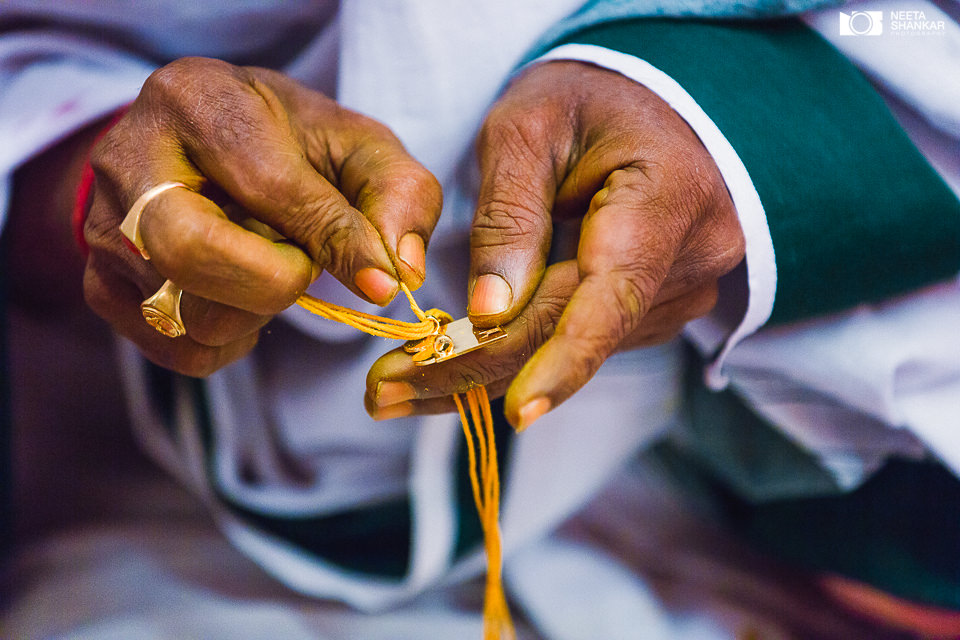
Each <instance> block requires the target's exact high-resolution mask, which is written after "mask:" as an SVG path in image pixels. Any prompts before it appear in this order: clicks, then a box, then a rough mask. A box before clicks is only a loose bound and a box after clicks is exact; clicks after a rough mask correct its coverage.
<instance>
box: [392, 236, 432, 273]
mask: <svg viewBox="0 0 960 640" xmlns="http://www.w3.org/2000/svg"><path fill="white" fill-rule="evenodd" d="M397 257H399V258H400V260H401V261H402V262H403V263H404V264H405V265H407V266H408V267H410V269H411V270H412V271H413V272H414V273H416V274H417V276H419V278H420V279H421V280H423V278H424V277H425V276H426V275H427V264H426V254H425V249H424V246H423V238H421V237H420V234H419V233H408V234H406V235H404V236H403V237H402V238H400V242H399V244H397Z"/></svg>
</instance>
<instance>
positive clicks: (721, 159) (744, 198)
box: [530, 44, 777, 389]
mask: <svg viewBox="0 0 960 640" xmlns="http://www.w3.org/2000/svg"><path fill="white" fill-rule="evenodd" d="M551 60H578V61H580V62H589V63H590V64H594V65H597V66H600V67H604V68H606V69H610V70H611V71H616V72H617V73H619V74H621V75H623V76H626V77H627V78H630V79H631V80H635V81H636V82H639V83H640V84H642V85H644V86H645V87H647V88H648V89H650V90H651V91H653V92H654V93H656V94H657V95H658V96H660V97H661V98H662V99H663V100H664V101H666V102H667V104H669V105H670V106H671V107H673V109H674V110H675V111H676V112H677V113H678V114H680V117H681V118H683V119H684V120H686V121H687V124H689V125H690V127H691V128H692V129H693V130H694V132H695V133H696V134H697V135H698V136H699V137H700V140H701V141H702V142H703V146H704V147H706V149H707V151H709V152H710V155H711V156H713V160H714V162H716V163H717V168H719V169H720V173H721V175H722V176H723V179H724V181H725V182H726V185H727V189H728V190H729V192H730V198H731V199H732V200H733V204H734V206H735V207H736V209H737V216H738V217H739V219H740V226H741V227H742V228H743V233H744V236H745V237H746V262H747V283H748V285H749V287H750V298H749V301H748V303H747V310H746V313H745V314H744V316H743V319H742V320H741V321H740V324H739V326H737V328H736V329H735V330H734V331H733V333H732V334H731V335H730V336H729V338H727V339H726V344H724V346H723V349H722V350H721V351H720V353H719V355H718V356H717V357H716V359H715V360H714V361H713V362H712V363H711V364H710V365H709V366H708V367H707V369H706V372H705V380H706V383H707V385H708V386H709V387H711V388H713V389H721V388H723V387H725V386H726V385H727V383H728V382H729V379H728V377H727V376H726V375H725V374H724V373H723V363H724V361H725V360H726V357H727V355H728V354H729V353H730V351H731V350H732V349H733V348H734V347H736V346H737V344H739V343H740V341H742V340H743V339H744V338H746V337H747V336H749V335H752V334H753V333H755V332H756V331H757V330H758V329H759V328H760V327H762V326H763V325H764V323H766V321H767V320H768V319H769V318H770V313H771V312H772V311H773V301H774V297H775V295H776V289H777V264H776V260H775V256H774V250H773V240H772V238H771V237H770V229H769V227H768V226H767V217H766V214H765V212H764V209H763V204H762V203H761V202H760V196H759V194H758V193H757V190H756V188H755V187H754V186H753V180H751V179H750V174H749V172H748V171H747V168H746V167H745V166H744V164H743V162H742V161H741V160H740V156H739V155H738V154H737V152H736V150H735V149H734V148H733V145H731V144H730V142H729V141H728V140H727V139H726V138H725V137H724V135H723V133H721V131H720V129H719V128H718V127H717V125H716V124H714V122H713V120H711V119H710V116H708V115H707V114H706V113H705V112H704V111H703V109H701V108H700V105H698V104H697V102H696V100H694V99H693V97H691V96H690V94H689V93H687V92H686V91H685V90H684V89H683V87H681V86H680V85H679V84H678V83H677V81H676V80H674V79H673V78H671V77H670V76H668V75H667V74H666V73H664V72H663V71H661V70H660V69H657V68H656V67H654V66H653V65H651V64H650V63H648V62H646V61H645V60H641V59H639V58H637V57H635V56H631V55H628V54H625V53H621V52H619V51H614V50H612V49H607V48H605V47H598V46H596V45H587V44H565V45H561V46H559V47H557V48H555V49H553V50H551V51H549V52H547V53H546V54H544V55H543V56H541V57H539V58H537V59H536V60H534V61H532V62H531V63H530V64H537V63H540V62H548V61H551ZM710 333H713V334H714V335H713V336H711V340H712V341H714V342H715V343H716V344H720V343H721V342H723V336H722V330H721V329H720V328H719V327H717V328H715V329H712V331H710Z"/></svg>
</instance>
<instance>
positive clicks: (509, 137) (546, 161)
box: [366, 62, 744, 428]
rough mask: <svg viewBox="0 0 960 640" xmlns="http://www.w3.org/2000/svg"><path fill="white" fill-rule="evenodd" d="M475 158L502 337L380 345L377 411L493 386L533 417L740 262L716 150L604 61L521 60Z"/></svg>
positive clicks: (693, 308)
mask: <svg viewBox="0 0 960 640" xmlns="http://www.w3.org/2000/svg"><path fill="white" fill-rule="evenodd" d="M557 87H563V90H562V91H557V89H556V88H557ZM478 154H479V162H480V169H481V175H482V184H481V190H480V196H479V202H478V205H477V210H476V215H475V217H474V226H473V231H472V235H471V282H470V286H471V291H472V297H471V302H470V317H471V319H472V320H473V322H474V324H476V325H478V326H482V327H487V326H493V325H496V324H504V325H505V326H506V328H507V332H508V336H509V337H508V338H507V339H505V340H504V341H501V342H500V343H497V344H496V345H494V346H491V347H490V348H488V349H485V350H481V351H478V352H475V353H472V354H468V355H467V356H464V357H461V358H457V359H454V360H450V361H448V362H446V363H441V364H439V365H435V366H430V367H415V366H414V365H412V363H411V362H410V360H409V358H407V357H404V356H403V355H402V354H401V353H400V352H398V351H394V352H391V353H389V354H387V355H385V356H384V357H383V358H381V359H380V360H379V361H377V362H376V363H375V364H374V366H373V368H372V369H371V371H370V375H369V376H368V381H367V382H368V385H367V396H366V403H367V408H368V411H370V413H371V414H372V415H373V416H374V417H375V418H384V417H395V416H400V415H408V414H411V413H435V412H442V411H450V410H452V409H453V404H452V401H451V399H450V398H449V396H450V394H452V393H456V392H463V391H465V390H466V389H468V388H469V387H470V386H472V385H476V384H484V385H488V386H489V387H490V391H491V392H492V393H493V394H494V395H498V394H503V393H506V414H507V418H508V420H509V421H510V422H511V423H512V424H513V425H514V426H516V427H519V428H525V427H527V426H529V424H530V423H532V422H533V421H534V420H536V419H537V418H538V417H540V416H541V415H542V414H543V413H545V412H546V411H548V410H550V409H551V408H553V407H556V406H557V405H559V404H560V403H561V402H563V401H565V400H566V399H567V398H569V397H570V396H571V395H572V394H573V393H574V392H575V391H576V390H577V389H579V388H580V387H582V386H583V385H584V384H585V383H586V382H587V381H588V380H589V379H590V378H591V377H592V376H593V374H594V373H596V371H597V369H598V368H599V367H600V365H601V364H602V363H603V362H604V360H606V359H607V358H608V357H609V356H610V355H611V354H613V353H615V352H616V351H618V350H623V349H630V348H635V347H639V346H647V345H652V344H658V343H662V342H665V341H667V340H669V339H671V338H673V337H674V336H675V335H676V334H677V333H679V331H680V330H681V329H682V328H683V326H684V325H685V324H686V323H687V322H688V321H689V320H692V319H694V318H697V317H700V316H702V315H704V314H705V313H707V312H709V311H710V310H711V309H712V308H713V306H714V304H715V302H716V296H717V281H718V279H719V278H720V277H721V276H722V275H724V274H725V273H727V272H728V271H729V270H731V269H732V268H733V267H734V266H736V265H737V264H738V263H739V262H740V261H741V260H742V259H743V255H744V240H743V235H742V232H741V230H740V225H739V222H738V220H737V216H736V211H735V209H734V207H733V203H732V202H731V200H730V196H729V194H728V193H727V191H726V188H725V186H724V183H723V180H722V178H721V176H720V173H719V170H718V169H717V167H716V165H715V164H714V162H713V160H712V158H711V157H710V155H709V153H708V152H707V150H706V149H705V148H704V147H703V145H702V144H701V143H700V141H699V139H698V138H697V137H696V135H695V134H694V133H693V131H692V130H691V129H690V128H689V126H687V124H686V123H685V122H684V121H683V120H682V119H681V118H680V117H679V116H678V115H677V114H676V113H675V112H674V111H673V110H672V109H671V108H670V107H669V106H668V105H667V104H666V103H664V102H663V101H662V100H661V99H660V98H659V97H657V96H656V95H654V94H653V93H652V92H650V91H649V90H648V89H646V88H645V87H643V86H642V85H639V84H637V83H635V82H633V81H631V80H629V79H627V78H625V77H623V76H620V75H618V74H616V73H613V72H611V71H607V70H603V69H599V68H595V67H592V66H589V65H585V64H581V63H576V62H552V63H548V64H544V65H540V66H537V67H534V68H532V69H530V70H528V71H527V72H526V73H524V74H523V75H522V76H521V77H520V78H518V79H517V80H516V81H514V82H513V84H512V85H511V86H510V87H509V88H508V89H507V91H506V92H505V94H504V95H503V96H502V97H501V98H500V100H499V101H498V102H497V104H496V105H494V107H493V108H492V109H491V111H490V113H489V114H488V116H487V119H486V122H485V124H484V126H483V130H482V131H481V134H480V138H479V142H478ZM570 219H575V220H579V243H578V246H577V249H576V253H575V257H574V259H573V260H570V261H567V262H561V263H558V264H556V265H554V266H552V267H550V268H549V269H547V268H546V264H547V256H548V254H549V252H550V248H551V230H552V228H553V225H554V223H555V222H558V221H569V220H570Z"/></svg>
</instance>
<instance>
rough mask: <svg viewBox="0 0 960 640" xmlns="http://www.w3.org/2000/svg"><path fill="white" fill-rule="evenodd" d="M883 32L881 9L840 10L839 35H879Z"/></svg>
mask: <svg viewBox="0 0 960 640" xmlns="http://www.w3.org/2000/svg"><path fill="white" fill-rule="evenodd" d="M881 33H883V11H851V12H850V13H844V12H843V11H841V12H840V35H842V36H879V35H880V34H881Z"/></svg>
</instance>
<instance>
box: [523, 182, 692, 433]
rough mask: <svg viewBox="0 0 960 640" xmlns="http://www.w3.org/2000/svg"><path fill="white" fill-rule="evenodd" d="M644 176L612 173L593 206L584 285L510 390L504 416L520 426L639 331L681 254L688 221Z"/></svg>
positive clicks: (584, 248)
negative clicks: (657, 192) (685, 221)
mask: <svg viewBox="0 0 960 640" xmlns="http://www.w3.org/2000/svg"><path fill="white" fill-rule="evenodd" d="M639 173H640V172H639V169H629V168H628V169H620V170H617V171H614V172H613V173H611V174H610V176H609V177H608V179H607V181H606V184H605V186H604V188H603V189H601V190H600V191H599V192H598V193H597V194H596V196H594V198H593V200H592V201H591V203H590V209H589V211H588V212H587V215H586V216H585V218H584V221H583V225H582V230H581V237H580V246H579V250H578V258H577V259H578V264H579V268H580V275H581V279H580V284H579V286H578V287H577V289H576V291H575V292H574V293H573V295H572V296H571V298H570V302H569V304H568V305H567V307H566V309H565V310H564V312H563V314H562V315H561V317H560V321H559V322H558V323H557V327H556V331H555V332H554V334H553V336H552V337H551V338H550V339H549V340H547V341H546V343H544V345H543V346H542V347H541V348H540V349H539V350H538V351H537V352H536V353H535V354H534V355H533V357H532V358H531V359H530V361H529V362H528V363H527V364H526V366H524V368H523V369H522V370H521V371H520V373H519V374H518V375H517V377H516V379H515V380H514V382H513V384H512V385H511V386H510V389H509V390H508V392H507V396H506V402H505V409H506V414H507V418H508V420H510V422H511V423H512V424H514V425H515V426H517V427H519V428H525V427H526V426H528V425H529V424H530V423H531V422H533V421H534V420H536V419H537V418H538V417H540V416H541V415H542V414H543V413H545V412H546V411H548V410H550V409H551V408H553V407H556V406H557V405H559V404H560V403H561V402H563V401H564V400H566V399H567V398H568V397H570V396H571V395H572V394H573V393H574V392H575V391H577V390H578V389H579V388H580V387H582V386H583V385H584V384H586V383H587V381H589V380H590V378H592V377H593V375H594V374H595V373H596V372H597V370H598V369H599V368H600V365H601V364H603V362H604V361H605V360H606V359H607V358H608V357H609V356H610V355H611V354H612V353H613V352H614V351H615V350H616V348H617V346H618V345H619V343H620V341H621V340H623V338H624V337H625V336H626V335H628V334H630V333H632V332H633V331H634V330H635V329H636V328H637V327H638V326H639V324H640V321H641V320H642V319H643V317H644V315H645V314H646V313H647V311H648V310H649V309H650V306H651V304H652V301H653V300H654V298H655V297H656V294H657V291H658V290H659V289H660V286H661V284H662V283H663V281H664V279H665V278H666V276H667V273H668V272H669V270H670V266H671V265H672V264H673V262H674V260H675V258H676V256H677V253H678V251H679V248H680V246H681V243H682V241H683V237H684V235H685V224H684V223H683V222H682V220H677V219H675V213H676V212H675V210H673V209H672V208H671V207H670V206H669V205H668V204H667V203H666V202H664V199H662V198H659V197H658V196H657V194H655V193H654V192H653V191H654V189H653V188H652V187H648V185H645V184H644V182H645V181H646V178H645V177H643V176H642V175H637V174H639Z"/></svg>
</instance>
